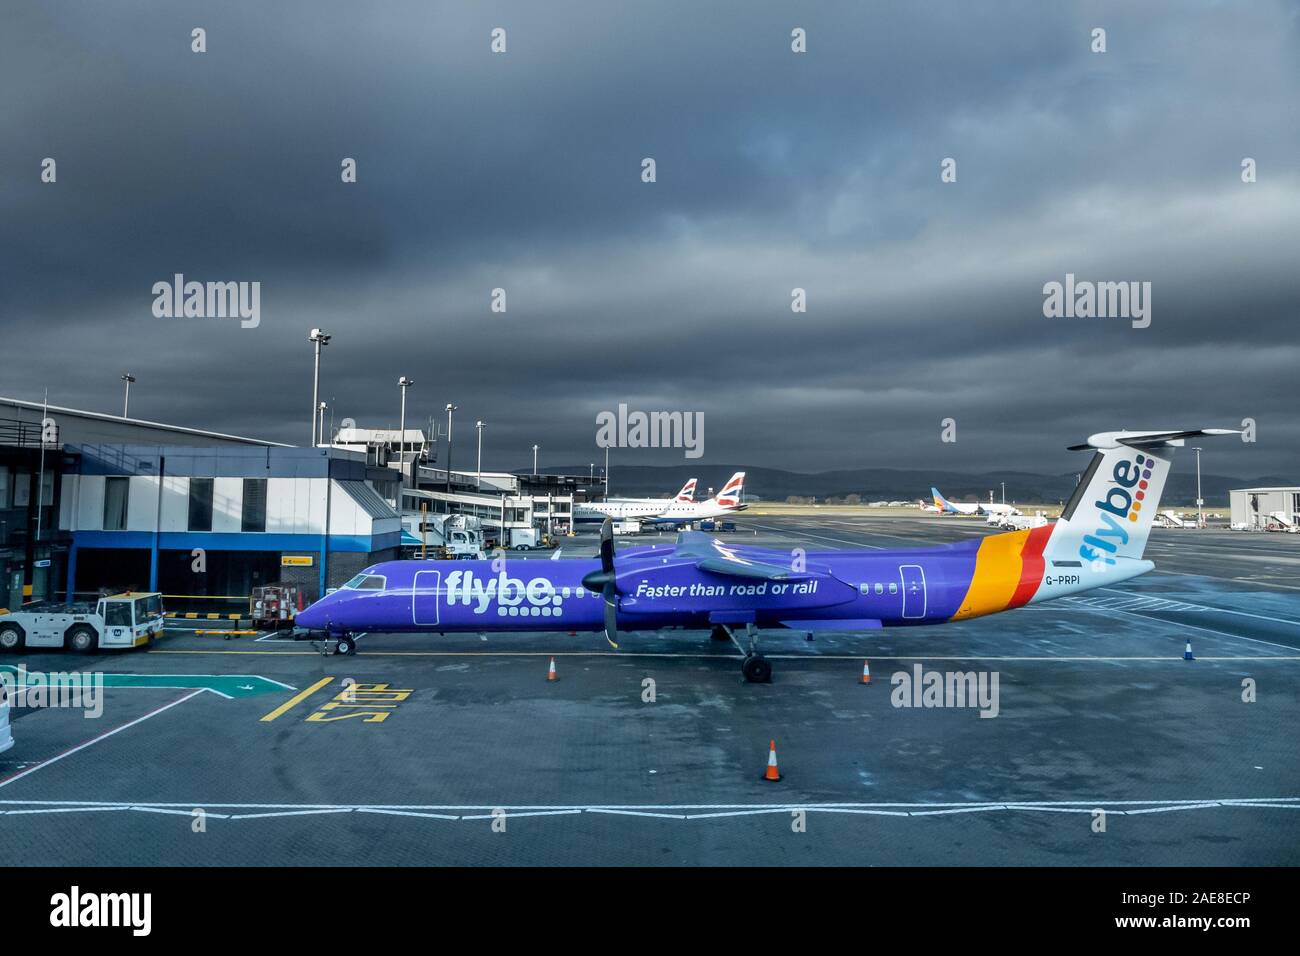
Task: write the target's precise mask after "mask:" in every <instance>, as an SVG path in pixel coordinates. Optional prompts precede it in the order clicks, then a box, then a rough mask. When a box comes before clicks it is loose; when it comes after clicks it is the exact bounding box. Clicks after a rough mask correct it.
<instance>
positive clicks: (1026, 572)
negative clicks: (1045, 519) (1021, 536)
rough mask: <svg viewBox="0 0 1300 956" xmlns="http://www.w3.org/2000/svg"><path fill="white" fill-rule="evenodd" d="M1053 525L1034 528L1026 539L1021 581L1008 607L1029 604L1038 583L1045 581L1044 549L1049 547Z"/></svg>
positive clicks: (1022, 558) (1022, 552)
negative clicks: (1048, 541) (1048, 542)
mask: <svg viewBox="0 0 1300 956" xmlns="http://www.w3.org/2000/svg"><path fill="white" fill-rule="evenodd" d="M1052 527H1053V526H1052V525H1050V524H1046V525H1043V526H1042V527H1041V528H1034V529H1033V530H1032V531H1030V532H1029V537H1028V538H1026V539H1025V546H1024V548H1022V549H1021V551H1020V583H1019V584H1018V585H1016V591H1015V593H1014V594H1012V595H1011V600H1010V602H1008V604H1007V607H1020V606H1021V605H1022V604H1028V603H1029V599H1030V598H1032V597H1033V596H1034V594H1035V593H1036V592H1037V591H1038V585H1040V584H1042V583H1043V570H1044V562H1043V549H1044V548H1045V547H1047V539H1048V538H1050V537H1051V536H1052Z"/></svg>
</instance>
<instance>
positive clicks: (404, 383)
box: [397, 375, 415, 511]
mask: <svg viewBox="0 0 1300 956" xmlns="http://www.w3.org/2000/svg"><path fill="white" fill-rule="evenodd" d="M414 384H415V382H414V381H413V380H412V379H409V378H407V377H406V376H405V375H403V376H402V377H401V378H399V379H398V380H397V386H398V388H400V389H401V390H402V417H401V419H400V420H399V422H398V426H397V427H398V434H397V461H398V465H399V471H400V473H401V476H402V480H401V486H402V487H403V488H405V487H406V390H407V389H408V388H410V387H411V386H412V385H414ZM411 486H412V487H414V486H415V482H414V481H412V482H411ZM401 509H402V503H401V502H400V501H399V502H398V503H397V510H398V511H401Z"/></svg>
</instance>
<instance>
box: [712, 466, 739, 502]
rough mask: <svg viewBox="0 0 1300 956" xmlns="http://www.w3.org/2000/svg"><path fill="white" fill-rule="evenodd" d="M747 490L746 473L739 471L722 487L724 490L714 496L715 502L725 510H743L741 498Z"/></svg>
mask: <svg viewBox="0 0 1300 956" xmlns="http://www.w3.org/2000/svg"><path fill="white" fill-rule="evenodd" d="M744 490H745V473H744V472H743V471H738V472H736V473H735V474H734V475H732V476H731V479H730V480H729V481H728V482H727V483H726V484H725V485H723V486H722V490H721V491H719V492H718V493H717V494H716V495H714V496H713V500H714V501H715V502H717V503H718V504H719V505H721V506H722V507H724V508H741V507H743V506H742V504H741V497H742V496H743V494H744Z"/></svg>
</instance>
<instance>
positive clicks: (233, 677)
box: [0, 664, 297, 697]
mask: <svg viewBox="0 0 1300 956" xmlns="http://www.w3.org/2000/svg"><path fill="white" fill-rule="evenodd" d="M0 671H7V672H8V673H10V674H12V675H13V677H14V679H15V680H17V678H18V675H19V673H20V671H19V669H18V668H17V667H15V666H13V665H12V664H0ZM21 673H22V674H23V684H24V686H27V687H37V686H42V687H43V686H48V685H49V683H50V674H49V673H48V672H46V671H27V670H23V671H22V672H21ZM96 674H99V675H100V676H101V677H103V679H104V686H105V687H124V688H135V687H144V688H155V689H174V690H197V689H202V690H210V691H212V692H214V693H217V694H220V695H221V696H223V697H255V696H256V695H258V694H278V693H283V692H284V691H286V690H297V688H296V687H291V686H290V685H288V684H282V683H280V682H279V681H276V680H271V679H270V678H268V677H259V676H257V675H256V674H106V673H102V672H100V671H72V672H67V671H64V672H56V676H55V678H54V684H55V686H58V685H59V684H66V683H68V682H69V681H70V680H75V681H82V680H92V681H97V680H98V678H97V677H95V676H94V675H96ZM83 675H84V676H83Z"/></svg>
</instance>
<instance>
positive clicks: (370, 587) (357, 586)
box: [343, 571, 388, 591]
mask: <svg viewBox="0 0 1300 956" xmlns="http://www.w3.org/2000/svg"><path fill="white" fill-rule="evenodd" d="M343 586H344V587H345V588H350V589H351V590H353V591H382V590H384V588H385V587H387V586H388V579H387V578H385V577H384V576H383V575H382V574H366V572H364V571H362V572H361V573H360V574H358V575H357V576H356V577H355V578H353V579H352V580H351V581H349V582H348V583H347V584H345V585H343Z"/></svg>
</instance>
